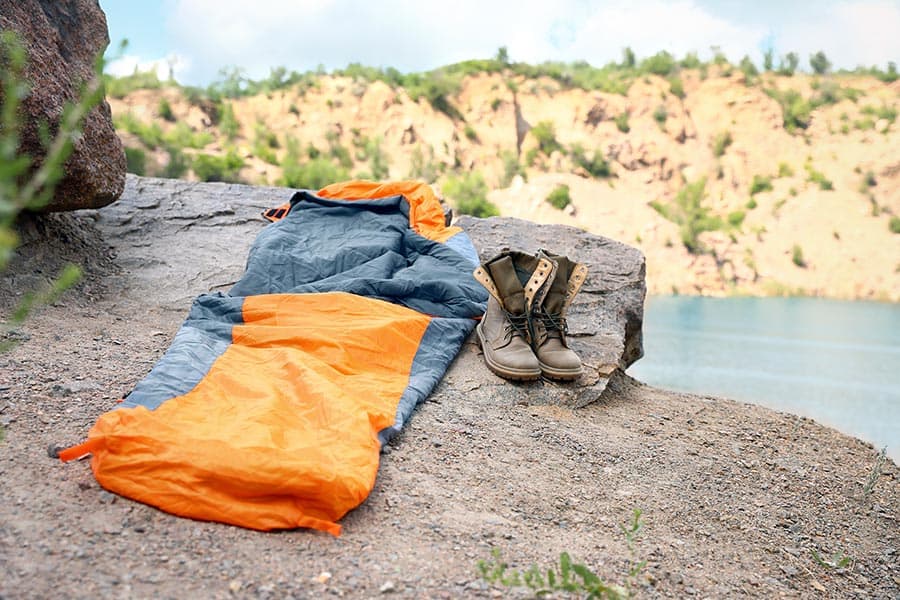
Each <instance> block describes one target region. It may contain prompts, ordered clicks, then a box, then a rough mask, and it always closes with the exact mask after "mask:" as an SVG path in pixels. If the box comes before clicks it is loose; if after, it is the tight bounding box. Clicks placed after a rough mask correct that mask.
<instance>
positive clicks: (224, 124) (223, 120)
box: [219, 102, 241, 142]
mask: <svg viewBox="0 0 900 600" xmlns="http://www.w3.org/2000/svg"><path fill="white" fill-rule="evenodd" d="M219 130H220V131H221V132H222V134H223V135H224V136H225V139H227V140H228V141H229V142H233V141H234V139H235V138H236V137H237V136H238V134H239V133H240V131H241V125H240V123H238V121H237V118H236V117H235V116H234V107H232V106H231V103H230V102H223V103H222V107H221V109H220V110H219Z"/></svg>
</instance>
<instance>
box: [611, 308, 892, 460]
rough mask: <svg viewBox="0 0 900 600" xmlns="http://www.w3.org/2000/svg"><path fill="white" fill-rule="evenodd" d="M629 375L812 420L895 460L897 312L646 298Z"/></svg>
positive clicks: (648, 381) (649, 381) (653, 382)
mask: <svg viewBox="0 0 900 600" xmlns="http://www.w3.org/2000/svg"><path fill="white" fill-rule="evenodd" d="M628 372H629V374H631V375H633V376H634V377H636V378H637V379H640V380H641V381H645V382H647V383H650V384H652V385H655V386H657V387H662V388H668V389H673V390H679V391H687V392H695V393H702V394H711V395H717V396H726V397H729V398H734V399H736V400H744V401H747V402H753V403H756V404H761V405H763V406H767V407H770V408H774V409H777V410H782V411H785V412H790V413H794V414H798V415H804V416H807V417H811V418H813V419H815V420H816V421H819V422H820V423H824V424H826V425H829V426H831V427H834V428H835V429H838V430H840V431H843V432H844V433H848V434H850V435H853V436H856V437H859V438H861V439H864V440H866V441H869V442H871V443H872V444H874V445H875V447H877V448H882V447H885V446H887V449H888V450H887V453H888V455H889V456H891V457H892V458H893V459H894V460H896V461H900V305H896V304H884V303H875V302H843V301H838V300H824V299H821V298H701V297H696V296H652V297H650V298H648V300H647V306H646V310H645V314H644V358H642V359H641V360H639V361H638V362H637V363H635V364H634V365H633V366H632V367H631V368H629V369H628Z"/></svg>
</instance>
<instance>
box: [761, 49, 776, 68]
mask: <svg viewBox="0 0 900 600" xmlns="http://www.w3.org/2000/svg"><path fill="white" fill-rule="evenodd" d="M774 68H775V51H774V50H773V49H772V48H768V49H766V51H765V52H763V70H764V71H766V72H767V73H768V72H770V71H771V70H772V69H774Z"/></svg>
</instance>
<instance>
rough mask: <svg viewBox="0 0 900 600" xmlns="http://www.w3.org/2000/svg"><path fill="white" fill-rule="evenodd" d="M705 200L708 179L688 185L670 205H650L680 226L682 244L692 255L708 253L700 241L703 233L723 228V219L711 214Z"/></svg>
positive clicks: (652, 203)
mask: <svg viewBox="0 0 900 600" xmlns="http://www.w3.org/2000/svg"><path fill="white" fill-rule="evenodd" d="M705 198H706V178H703V179H700V180H699V181H695V182H693V183H688V184H686V185H685V186H684V187H683V188H681V190H680V191H679V192H678V194H677V195H676V196H675V199H674V200H672V201H671V202H669V203H666V204H663V203H662V202H659V201H654V202H651V203H650V206H651V207H653V209H654V210H656V212H658V213H659V214H660V215H662V216H663V217H664V218H665V219H668V220H669V221H672V222H673V223H675V224H677V225H678V226H679V232H680V234H681V243H682V244H684V247H685V248H687V251H688V252H690V253H691V254H701V253H703V252H705V251H706V249H705V247H704V246H703V244H702V243H701V242H700V239H699V238H700V234H701V233H703V232H705V231H716V230H718V229H721V228H722V227H723V223H722V219H721V218H720V217H718V216H715V215H713V214H711V213H710V209H709V207H707V206H705V205H704V202H703V201H704V199H705Z"/></svg>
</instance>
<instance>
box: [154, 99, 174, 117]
mask: <svg viewBox="0 0 900 600" xmlns="http://www.w3.org/2000/svg"><path fill="white" fill-rule="evenodd" d="M156 111H157V112H158V113H159V116H160V117H162V118H163V119H165V120H166V121H169V122H170V123H174V122H175V113H173V112H172V105H171V104H169V101H168V100H166V99H165V98H160V99H159V107H158V108H157V109H156Z"/></svg>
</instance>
